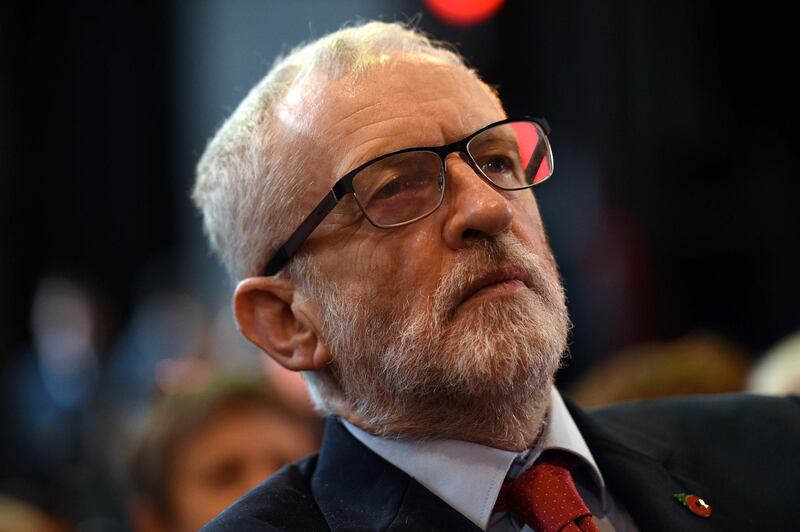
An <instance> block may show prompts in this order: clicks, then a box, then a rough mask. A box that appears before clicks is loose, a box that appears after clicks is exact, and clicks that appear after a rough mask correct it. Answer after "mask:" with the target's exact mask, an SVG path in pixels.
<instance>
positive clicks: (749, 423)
mask: <svg viewBox="0 0 800 532" xmlns="http://www.w3.org/2000/svg"><path fill="white" fill-rule="evenodd" d="M589 414H590V415H591V416H592V417H593V418H595V419H596V420H598V421H601V422H603V423H605V424H611V425H615V424H620V425H625V426H629V427H631V428H634V429H638V430H642V431H644V432H648V433H652V434H654V435H660V436H663V437H666V438H669V436H670V435H671V434H673V433H674V432H676V431H677V432H680V433H682V434H686V433H687V431H688V432H690V433H691V432H692V431H704V432H705V431H708V430H709V429H712V428H713V429H715V430H716V431H722V433H730V432H737V431H742V430H746V431H751V430H752V429H753V427H756V426H759V427H762V428H764V429H767V430H769V428H770V427H771V428H772V429H774V430H775V431H777V432H780V433H781V434H786V430H787V429H789V430H791V431H792V432H794V433H800V424H798V422H800V397H798V396H788V397H770V396H760V395H752V394H723V395H706V396H690V397H676V398H668V399H659V400H650V401H634V402H630V403H622V404H618V405H613V406H608V407H604V408H600V409H596V410H592V411H590V412H589ZM791 421H794V424H793V425H790V426H786V423H787V422H791ZM718 434H719V432H718Z"/></svg>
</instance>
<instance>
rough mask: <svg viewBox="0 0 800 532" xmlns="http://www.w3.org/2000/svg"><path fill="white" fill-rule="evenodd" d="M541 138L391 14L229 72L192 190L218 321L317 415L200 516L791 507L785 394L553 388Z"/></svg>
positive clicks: (732, 513) (553, 302) (522, 514)
mask: <svg viewBox="0 0 800 532" xmlns="http://www.w3.org/2000/svg"><path fill="white" fill-rule="evenodd" d="M549 133H550V130H549V126H548V125H547V122H546V121H545V120H543V119H532V118H528V117H510V118H509V117H508V116H507V115H506V113H505V111H504V109H503V107H502V104H501V102H500V100H499V98H498V96H497V94H496V92H495V91H494V90H493V89H492V88H490V87H489V86H487V85H486V84H485V83H484V82H483V81H482V80H481V79H480V78H479V76H478V74H477V73H476V72H475V71H473V70H470V69H469V68H467V67H466V66H465V63H464V60H463V59H462V58H461V57H460V56H459V55H458V54H457V53H455V52H454V51H453V49H452V48H451V47H450V46H448V45H444V44H441V43H434V42H432V41H431V40H430V39H428V38H427V37H425V36H424V35H422V34H420V33H419V32H416V31H414V30H413V29H409V28H407V27H404V26H402V25H399V24H386V23H379V22H370V23H364V24H361V25H358V26H355V27H350V28H345V29H342V30H340V31H338V32H334V33H332V34H330V35H327V36H325V37H322V38H320V39H317V40H315V41H313V42H311V43H308V44H306V45H304V46H300V47H298V48H297V49H295V50H294V51H292V52H291V53H289V54H288V55H287V56H286V57H284V58H282V59H280V60H278V61H277V62H276V63H275V65H274V66H273V68H272V69H271V70H270V72H269V73H267V75H266V76H265V78H264V79H262V80H261V81H260V82H259V83H258V84H257V85H256V86H255V87H254V88H253V89H252V90H251V92H250V93H249V95H248V96H247V97H245V99H244V101H243V102H242V103H241V104H240V105H239V107H238V108H237V109H236V110H235V111H234V112H233V114H232V115H231V117H230V118H229V119H228V120H227V122H226V123H225V124H224V125H223V126H222V127H221V129H220V130H219V131H218V132H217V134H216V136H215V137H214V138H213V139H212V140H211V141H210V143H209V145H208V147H207V148H206V151H205V153H204V154H203V156H202V158H201V160H200V163H199V165H198V175H197V181H196V184H195V189H194V199H195V201H196V203H197V204H198V206H199V207H200V209H201V210H202V213H203V217H204V223H205V229H206V232H207V234H208V236H209V239H210V242H211V245H212V248H213V249H214V250H215V251H216V252H217V253H218V255H219V256H220V257H221V259H222V261H223V263H224V264H225V266H226V268H227V269H228V271H229V273H230V274H231V276H232V277H233V278H234V279H236V280H237V281H238V285H237V287H236V290H235V292H234V295H233V308H234V314H235V316H236V319H237V323H238V326H239V328H240V330H241V332H242V333H243V334H244V335H245V336H246V337H247V338H248V339H249V340H250V341H251V342H253V343H254V344H255V345H257V346H259V347H260V348H261V349H262V350H263V351H264V352H266V353H267V354H268V355H270V356H271V357H272V358H274V359H275V360H276V361H277V362H278V363H279V364H281V365H283V366H284V367H286V368H287V369H290V370H294V371H300V372H303V376H304V378H305V380H306V383H307V385H308V387H309V390H310V393H311V396H312V398H313V399H314V401H315V404H316V406H317V408H318V409H319V410H320V411H321V412H324V413H325V414H327V415H328V419H327V423H326V429H325V437H324V440H323V445H322V448H321V450H320V452H319V454H318V455H315V456H312V457H309V458H307V459H305V460H303V461H301V462H299V463H297V464H294V465H291V466H288V467H285V468H283V469H281V470H280V471H279V472H278V473H276V474H275V475H273V476H272V477H271V478H270V479H269V480H268V481H267V482H265V483H263V484H261V485H259V487H257V488H256V489H254V490H252V491H251V492H250V493H249V494H248V495H247V496H245V497H244V498H242V499H240V500H239V501H238V502H237V503H236V504H234V505H233V506H231V507H230V508H228V509H227V510H226V511H225V512H224V513H223V514H222V515H220V516H219V517H218V518H217V519H215V520H214V521H212V522H211V523H210V524H209V525H207V526H206V527H205V528H204V530H209V531H228V530H236V531H237V532H238V531H249V530H252V531H256V530H265V529H266V530H303V531H314V530H448V531H450V530H487V529H488V530H493V531H499V530H503V531H505V530H526V531H527V530H531V529H533V530H536V531H537V532H539V531H547V530H562V529H563V530H577V529H581V530H598V529H600V530H648V531H649V530H703V529H705V530H708V529H715V530H744V529H764V530H772V529H776V530H781V529H791V528H792V527H793V526H794V524H795V522H794V514H796V501H797V500H798V498H800V490H799V489H798V487H797V484H796V478H797V477H798V475H800V458H798V456H797V452H796V449H797V447H798V445H800V403H799V402H798V399H797V398H793V399H777V398H754V397H742V396H725V397H723V398H716V399H713V400H712V399H680V400H662V401H651V402H640V403H635V404H629V405H625V406H615V407H612V408H607V409H604V410H602V411H597V412H588V413H587V412H584V411H583V410H581V409H580V408H577V407H575V406H572V405H569V404H567V403H565V402H564V401H563V399H562V397H561V395H560V393H559V392H558V391H557V390H556V388H555V387H554V374H555V371H556V370H557V368H558V367H559V365H560V364H561V359H562V355H563V354H564V352H565V350H566V346H567V335H568V330H569V327H570V324H569V319H568V315H567V311H566V306H565V298H564V293H563V288H562V286H561V283H560V280H559V276H558V271H557V267H556V263H555V259H554V257H553V254H552V251H551V250H550V247H549V245H548V242H547V239H546V236H545V232H544V227H543V223H542V220H541V217H540V215H539V211H538V207H537V204H536V199H535V197H534V195H532V194H531V193H530V190H529V189H530V188H531V187H532V186H533V185H536V184H538V183H540V182H542V181H544V180H545V179H547V178H549V177H550V175H551V174H552V170H553V159H552V151H551V147H550V144H549V140H548V135H549ZM765 448H768V451H767V452H764V450H765ZM551 481H552V483H551ZM756 487H757V489H756ZM703 497H707V498H708V501H709V503H710V504H709V503H706V502H705V501H704V500H703ZM567 503H569V504H567Z"/></svg>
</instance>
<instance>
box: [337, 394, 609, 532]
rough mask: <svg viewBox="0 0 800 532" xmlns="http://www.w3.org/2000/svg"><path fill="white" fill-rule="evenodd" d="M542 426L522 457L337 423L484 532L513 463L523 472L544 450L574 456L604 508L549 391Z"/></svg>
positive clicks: (585, 450) (593, 472)
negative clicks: (385, 435)
mask: <svg viewBox="0 0 800 532" xmlns="http://www.w3.org/2000/svg"><path fill="white" fill-rule="evenodd" d="M547 420H548V422H547V424H546V425H545V427H544V431H543V432H542V437H541V438H539V441H538V443H537V444H536V446H535V447H534V448H532V449H528V450H525V451H523V452H521V453H516V452H514V451H506V450H503V449H495V448H493V447H487V446H485V445H480V444H477V443H471V442H467V441H461V440H413V439H404V438H398V439H393V438H381V437H378V436H375V435H373V434H370V433H368V432H365V431H364V430H361V429H360V428H358V427H356V426H355V425H353V424H351V423H349V422H347V421H346V420H344V419H342V423H343V424H344V426H345V427H346V428H347V430H349V431H350V433H351V434H352V435H353V436H355V438H356V439H358V440H359V441H360V442H361V443H363V444H364V445H366V446H367V447H368V448H369V449H371V450H372V451H373V452H374V453H376V454H377V455H378V456H380V457H381V458H383V459H384V460H386V461H387V462H389V463H391V464H393V465H395V466H396V467H398V468H400V469H401V470H403V471H405V472H406V473H407V474H408V475H410V476H411V477H413V478H414V479H416V480H417V482H419V483H420V484H422V485H423V486H424V487H425V488H427V489H428V490H429V491H430V492H432V493H433V494H435V495H436V496H437V497H439V498H440V499H442V500H443V501H444V502H446V503H447V504H449V505H450V506H452V507H453V508H455V509H456V510H458V511H459V512H460V513H461V514H463V515H464V516H465V517H466V518H467V519H469V520H470V521H472V522H473V523H475V524H476V525H477V526H479V527H480V528H481V529H483V530H486V527H487V526H488V524H489V519H490V517H491V516H492V508H493V507H494V504H495V501H496V500H497V495H498V493H499V492H500V486H502V484H503V481H504V480H505V478H506V474H507V473H508V471H509V468H510V467H511V465H512V464H513V463H514V462H515V460H516V461H517V462H518V463H519V462H520V461H521V460H522V461H524V464H523V466H522V467H521V468H520V471H521V470H524V469H526V468H527V467H529V466H530V465H531V464H533V462H534V461H536V459H537V458H538V457H539V455H541V453H542V452H543V451H545V450H549V449H560V450H564V451H567V452H570V453H572V454H574V455H576V456H578V457H579V458H580V459H581V460H582V461H583V463H584V464H585V465H586V466H587V468H588V470H589V471H590V476H591V478H592V480H593V481H594V483H595V484H596V485H597V488H598V491H599V493H600V497H599V498H600V500H601V505H602V507H603V508H604V509H605V508H606V490H605V483H604V481H603V476H602V475H601V474H600V470H599V469H598V468H597V463H596V462H595V461H594V457H592V453H591V452H590V451H589V447H588V446H587V445H586V442H585V441H584V439H583V437H582V436H581V433H580V431H579V430H578V427H577V425H575V421H574V420H573V419H572V416H571V415H570V414H569V411H568V410H567V407H566V405H565V404H564V400H563V399H562V398H561V395H560V394H559V393H558V391H557V390H556V389H555V387H553V388H552V389H551V392H550V406H549V409H548V416H547Z"/></svg>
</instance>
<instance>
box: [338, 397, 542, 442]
mask: <svg viewBox="0 0 800 532" xmlns="http://www.w3.org/2000/svg"><path fill="white" fill-rule="evenodd" d="M405 403H407V404H401V403H400V402H398V401H391V400H387V401H385V402H384V404H381V405H380V406H379V407H376V405H374V403H373V404H372V405H371V407H372V408H369V409H368V411H366V412H365V411H364V409H362V408H357V407H356V408H353V406H356V405H351V406H350V408H347V409H346V412H336V413H337V414H338V415H340V416H341V417H343V418H345V419H346V420H347V421H349V422H350V423H353V424H354V425H356V426H358V427H360V428H361V429H363V430H365V431H367V432H370V433H372V434H375V435H377V436H382V437H391V438H412V439H454V440H463V441H469V442H473V443H478V444H481V445H486V446H488V447H494V448H498V449H504V450H509V451H514V452H520V451H523V450H525V449H529V448H531V447H533V446H534V445H535V444H536V441H537V440H538V438H539V436H540V435H541V433H542V427H543V425H544V421H545V417H546V415H547V412H548V410H549V407H550V386H549V385H548V386H543V387H541V388H540V389H538V390H535V393H533V394H528V395H527V396H526V398H525V399H524V400H520V397H519V396H517V397H516V398H514V397H490V398H481V399H480V400H463V399H459V398H453V397H450V398H447V397H441V396H438V395H437V396H436V397H435V398H434V397H430V398H415V399H414V400H407V401H405Z"/></svg>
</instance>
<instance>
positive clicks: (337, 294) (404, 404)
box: [299, 233, 570, 447]
mask: <svg viewBox="0 0 800 532" xmlns="http://www.w3.org/2000/svg"><path fill="white" fill-rule="evenodd" d="M460 253H461V257H459V259H458V261H457V263H456V264H455V266H454V267H453V269H452V270H451V271H449V272H448V273H447V275H446V276H444V277H443V278H442V279H441V281H440V283H439V285H438V287H437V289H436V292H435V293H434V294H433V295H432V296H431V297H430V298H428V299H427V303H428V304H426V305H424V308H421V309H419V308H413V306H412V305H411V303H410V302H408V301H395V302H394V304H393V306H392V308H390V309H386V308H374V306H375V303H374V302H372V300H371V299H370V297H369V292H367V291H366V290H361V291H360V292H359V293H358V294H348V295H345V294H347V291H346V290H344V289H342V288H340V287H337V286H335V282H333V283H332V282H330V281H328V282H327V283H324V286H323V284H322V282H321V281H320V277H319V272H310V271H308V265H305V266H304V267H303V269H304V270H306V271H304V272H303V277H299V278H300V279H306V280H308V281H307V282H306V283H304V284H306V285H307V286H305V287H304V288H305V289H306V290H308V294H309V295H310V296H311V297H313V298H315V299H316V300H317V301H318V302H319V303H320V307H321V309H322V313H323V319H324V323H323V334H324V338H323V340H324V341H325V342H326V344H327V345H328V347H329V349H330V352H331V355H332V358H333V362H332V363H331V366H330V367H329V375H327V376H324V377H323V378H322V379H321V380H322V381H323V382H322V383H321V382H319V381H320V378H319V377H320V376H317V377H312V378H310V379H308V380H309V382H310V384H311V385H312V394H313V392H314V390H313V388H314V387H315V386H317V385H320V384H322V386H323V387H324V388H327V390H324V391H323V390H316V391H317V392H320V391H323V393H322V394H321V395H322V396H323V397H322V400H323V401H326V405H325V406H326V407H327V408H326V409H327V410H329V411H333V412H334V413H336V414H339V415H342V416H344V417H346V418H348V419H352V420H354V421H355V422H356V423H358V424H359V425H361V426H362V427H364V428H367V429H368V430H369V431H371V432H373V433H375V434H379V435H385V436H414V437H417V438H429V437H438V438H459V439H469V440H472V441H480V442H482V443H491V444H492V445H494V446H498V447H499V446H504V447H509V446H512V447H519V446H520V445H522V447H525V446H526V445H527V444H529V443H530V442H529V441H526V442H521V441H520V440H522V439H528V440H529V439H530V435H529V433H530V432H531V430H535V431H537V432H538V428H539V426H540V425H541V422H542V418H543V416H544V413H545V411H546V408H547V404H548V398H549V391H550V386H551V384H552V380H553V375H554V373H555V372H556V370H557V369H558V367H559V363H560V360H561V357H562V354H563V353H564V351H565V349H566V340H567V334H568V331H569V326H570V324H569V317H568V315H567V311H566V306H565V303H564V294H563V289H562V287H561V283H560V282H559V279H558V274H557V272H556V268H555V263H554V261H553V259H552V255H550V253H549V250H547V255H546V256H544V257H541V256H538V255H536V254H534V253H532V252H530V251H528V250H527V249H525V247H524V246H523V245H522V244H521V243H520V242H519V241H518V240H517V239H516V238H515V237H513V236H512V235H510V234H508V233H506V234H503V235H500V236H498V237H497V238H494V239H492V240H489V239H485V240H482V241H478V242H476V243H475V244H474V245H472V246H470V247H468V248H466V249H464V250H462V251H461V252H460ZM304 262H305V261H304ZM509 263H511V264H517V265H520V266H522V267H523V268H525V269H526V270H527V271H528V272H529V274H530V275H531V278H532V286H531V287H530V289H529V290H525V291H522V292H518V293H515V294H512V295H508V296H504V297H499V298H493V299H489V300H486V301H481V302H478V303H477V305H478V306H475V307H474V308H471V309H469V312H468V313H461V314H459V313H457V312H456V310H457V306H458V303H459V302H460V295H461V294H463V289H464V287H465V286H469V285H471V284H472V283H473V282H474V281H475V280H476V279H478V278H479V277H481V276H482V275H484V274H485V273H486V272H487V271H490V270H493V269H496V268H498V267H500V266H501V265H502V264H509ZM462 314H465V315H462ZM469 318H471V319H469ZM332 387H335V388H336V390H335V391H334V390H331V389H330V388H332ZM332 393H336V394H337V395H339V397H338V398H336V400H334V401H330V400H326V399H331V398H330V395H331V394H332ZM318 395H319V394H318ZM318 399H319V397H318Z"/></svg>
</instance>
